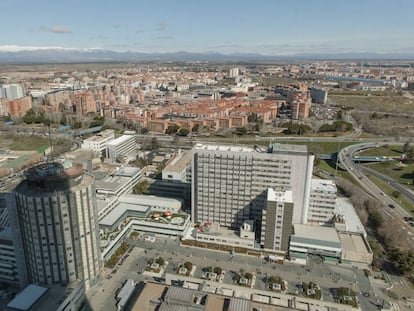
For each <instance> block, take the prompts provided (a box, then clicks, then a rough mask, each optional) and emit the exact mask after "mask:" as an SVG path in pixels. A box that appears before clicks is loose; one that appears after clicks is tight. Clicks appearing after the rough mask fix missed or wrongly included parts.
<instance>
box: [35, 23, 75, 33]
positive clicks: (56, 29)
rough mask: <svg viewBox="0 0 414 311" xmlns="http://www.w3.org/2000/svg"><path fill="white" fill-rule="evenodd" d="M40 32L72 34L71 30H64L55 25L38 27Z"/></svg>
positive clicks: (62, 27)
mask: <svg viewBox="0 0 414 311" xmlns="http://www.w3.org/2000/svg"><path fill="white" fill-rule="evenodd" d="M40 30H41V31H45V32H52V33H58V34H62V33H72V30H70V29H69V28H66V27H64V26H59V25H55V26H46V25H42V26H40Z"/></svg>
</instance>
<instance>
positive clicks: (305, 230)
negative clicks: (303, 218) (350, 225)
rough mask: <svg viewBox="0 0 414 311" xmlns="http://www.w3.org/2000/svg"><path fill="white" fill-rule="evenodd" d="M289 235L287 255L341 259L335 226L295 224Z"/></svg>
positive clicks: (297, 257) (339, 243)
mask: <svg viewBox="0 0 414 311" xmlns="http://www.w3.org/2000/svg"><path fill="white" fill-rule="evenodd" d="M293 228H294V229H293V231H294V233H293V234H292V236H291V237H290V243H289V256H290V257H291V258H292V259H305V260H306V259H307V257H308V255H314V256H320V257H321V258H322V259H323V260H326V261H339V260H340V259H341V252H342V248H341V241H340V239H339V236H338V233H337V231H336V229H335V228H332V227H315V226H309V225H302V224H296V225H294V226H293Z"/></svg>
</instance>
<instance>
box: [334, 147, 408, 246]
mask: <svg viewBox="0 0 414 311" xmlns="http://www.w3.org/2000/svg"><path fill="white" fill-rule="evenodd" d="M382 144H388V143H385V142H382V143H376V144H372V143H360V144H356V145H352V146H348V147H345V148H342V149H341V150H340V151H339V153H338V161H339V163H340V165H341V167H342V168H343V169H345V170H347V171H348V173H349V174H350V175H351V176H352V177H353V178H354V179H355V180H356V181H357V182H358V183H359V184H360V185H361V186H362V187H363V188H364V189H365V191H366V192H367V193H368V194H370V195H371V197H372V198H373V199H375V200H378V201H379V202H381V203H382V205H383V209H382V210H383V212H384V213H385V214H387V216H388V217H390V218H392V219H395V220H397V221H398V222H399V223H400V224H401V229H402V230H404V231H406V234H407V240H408V241H409V242H410V244H411V245H412V246H413V248H414V229H413V228H412V227H410V226H409V225H407V223H406V222H405V221H404V217H409V216H411V214H410V213H409V212H407V211H406V210H405V209H404V208H402V207H401V206H400V205H399V204H398V202H395V201H394V200H393V199H392V198H390V197H389V196H387V195H386V194H385V193H384V192H383V191H382V190H381V189H380V188H379V187H378V186H377V185H376V184H374V183H373V182H372V181H371V180H370V179H369V178H368V177H367V175H366V172H367V171H369V174H370V175H373V176H376V177H378V178H380V179H381V180H383V181H384V182H388V183H389V184H390V185H391V186H396V187H395V188H396V189H398V190H399V191H400V192H402V193H404V194H405V193H406V192H407V193H409V195H410V196H409V198H413V199H414V195H413V194H412V192H411V190H409V189H406V188H405V187H404V186H403V185H401V184H399V183H397V182H396V181H395V180H393V179H391V178H390V177H387V176H384V175H382V174H379V173H376V172H375V171H372V170H368V169H365V168H363V167H362V166H360V165H357V164H356V163H354V161H352V160H351V157H352V155H353V154H354V153H355V152H358V151H360V150H364V149H367V148H375V147H377V146H380V145H382ZM393 144H398V143H393ZM399 144H401V145H402V143H399ZM402 189H403V191H401V190H402ZM389 205H393V206H395V208H390V207H389Z"/></svg>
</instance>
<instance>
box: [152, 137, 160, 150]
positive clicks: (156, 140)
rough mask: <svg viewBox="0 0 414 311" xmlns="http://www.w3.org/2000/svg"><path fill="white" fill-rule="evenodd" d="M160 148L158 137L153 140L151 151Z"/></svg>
mask: <svg viewBox="0 0 414 311" xmlns="http://www.w3.org/2000/svg"><path fill="white" fill-rule="evenodd" d="M159 147H160V143H159V142H158V139H157V138H156V137H153V138H151V149H152V150H154V149H158V148H159Z"/></svg>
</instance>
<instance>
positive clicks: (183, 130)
mask: <svg viewBox="0 0 414 311" xmlns="http://www.w3.org/2000/svg"><path fill="white" fill-rule="evenodd" d="M188 134H190V131H189V130H187V129H179V130H178V135H179V136H188Z"/></svg>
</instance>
